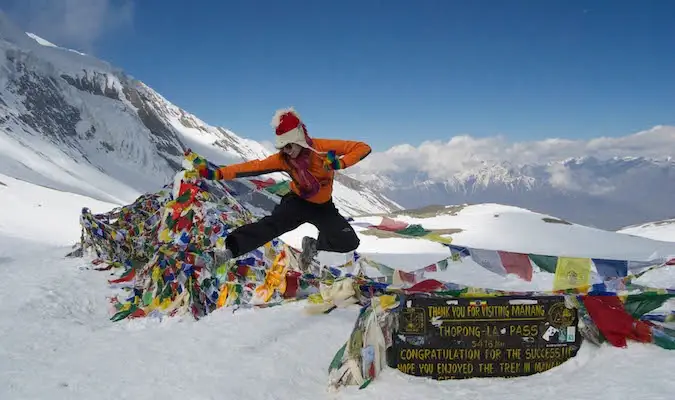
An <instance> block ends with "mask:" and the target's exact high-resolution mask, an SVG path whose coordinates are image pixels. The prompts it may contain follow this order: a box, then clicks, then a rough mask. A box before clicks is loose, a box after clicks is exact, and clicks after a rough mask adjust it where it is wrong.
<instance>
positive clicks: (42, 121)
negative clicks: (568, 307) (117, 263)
mask: <svg viewBox="0 0 675 400" xmlns="http://www.w3.org/2000/svg"><path fill="white" fill-rule="evenodd" d="M0 82H1V83H2V85H1V86H0V173H3V174H6V175H8V176H11V177H15V178H19V179H22V180H25V181H28V182H32V183H35V184H39V185H44V186H48V187H51V188H56V189H59V190H64V191H69V192H73V193H77V194H81V195H85V196H89V197H92V198H95V199H98V200H101V201H107V202H112V203H116V204H128V203H130V202H132V201H133V200H134V199H135V198H136V197H137V196H139V195H140V194H142V193H146V192H149V191H154V190H156V189H158V188H160V187H162V186H163V185H164V184H166V183H167V182H169V181H170V180H171V179H172V177H173V176H174V173H175V171H176V170H177V169H179V168H180V167H181V162H182V158H183V152H184V151H185V150H186V149H188V148H190V149H192V150H194V151H195V152H197V153H198V154H200V155H202V156H204V157H206V158H207V159H209V160H210V161H212V162H214V163H216V164H231V163H236V162H242V161H248V160H252V159H259V158H264V157H267V156H269V155H270V154H271V153H270V152H269V151H268V150H267V149H266V148H265V147H264V146H263V145H262V144H260V143H258V142H256V141H254V140H250V139H245V138H242V137H240V136H238V135H237V134H235V133H234V132H232V131H231V130H228V129H226V128H222V127H214V126H211V125H209V124H207V123H205V122H204V121H202V120H201V119H199V118H198V117H196V116H195V115H193V114H191V113H189V112H187V111H185V110H183V109H181V108H179V107H177V106H175V105H174V104H172V103H171V102H169V101H168V100H167V99H166V98H165V97H163V96H162V95H160V94H159V93H157V92H155V91H154V90H153V89H152V88H150V87H149V86H147V85H146V84H144V83H143V82H140V81H138V80H136V79H134V78H132V77H130V76H128V75H127V74H125V73H124V71H122V70H121V69H119V68H116V67H113V66H111V65H110V64H108V63H107V62H105V61H102V60H99V59H96V58H95V57H92V56H90V55H86V54H82V53H79V52H74V51H72V50H70V49H64V48H61V47H58V46H56V45H54V44H53V43H51V42H50V41H48V40H46V39H43V38H41V37H39V36H36V35H34V34H27V33H25V32H23V31H22V30H20V29H19V28H17V27H16V26H15V25H14V24H13V23H12V21H11V20H9V19H8V18H7V16H6V15H5V14H2V13H0ZM270 177H272V178H274V179H288V178H289V177H288V176H286V175H285V174H280V173H277V174H271V175H270ZM334 189H335V192H334V193H335V196H334V197H335V202H336V205H337V206H338V208H340V209H341V211H343V212H344V213H345V214H349V215H355V214H363V213H378V212H388V211H392V210H395V209H398V208H400V206H398V205H397V204H396V203H395V202H393V201H391V200H389V199H387V198H386V197H384V196H383V195H381V194H380V193H379V192H377V191H376V190H374V189H372V188H368V187H365V186H363V185H358V184H357V183H355V182H351V181H349V180H348V179H347V178H345V179H340V180H339V181H338V182H336V185H335V186H334Z"/></svg>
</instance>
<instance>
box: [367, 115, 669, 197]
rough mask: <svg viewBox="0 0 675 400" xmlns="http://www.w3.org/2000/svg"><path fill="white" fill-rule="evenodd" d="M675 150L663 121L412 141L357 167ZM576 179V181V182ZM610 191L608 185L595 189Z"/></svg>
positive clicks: (464, 164)
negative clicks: (525, 138)
mask: <svg viewBox="0 0 675 400" xmlns="http://www.w3.org/2000/svg"><path fill="white" fill-rule="evenodd" d="M673 149H675V127H672V126H657V127H654V128H652V129H650V130H647V131H643V132H638V133H635V134H631V135H627V136H623V137H601V138H594V139H591V140H568V139H557V138H552V139H545V140H540V141H532V142H515V143H509V142H508V141H507V140H506V139H505V138H503V137H501V136H498V137H490V138H474V137H471V136H469V135H461V136H455V137H452V138H451V139H450V140H448V141H440V140H437V141H426V142H423V143H422V144H420V145H419V146H418V147H414V146H411V145H409V144H403V145H398V146H395V147H392V148H391V149H389V150H387V151H384V152H379V153H373V154H371V155H370V156H369V157H368V158H366V159H365V160H363V161H361V162H360V163H359V164H357V165H356V166H355V170H354V172H359V173H381V172H404V171H421V172H425V173H427V174H429V176H430V178H432V179H434V178H439V179H440V178H444V177H448V176H450V175H452V174H454V173H456V172H459V171H462V170H467V169H472V168H475V167H478V166H481V165H483V164H485V163H488V164H490V163H497V162H510V163H512V164H515V165H521V164H540V163H547V162H551V161H561V160H565V159H568V158H572V157H583V156H593V157H597V158H600V159H606V158H612V157H629V156H636V157H640V156H642V157H653V158H662V157H667V156H672V155H673V153H674V151H673ZM550 172H551V173H552V177H551V179H552V182H551V183H555V184H557V185H564V186H567V187H568V188H572V187H573V185H579V184H581V183H580V181H579V180H578V177H576V176H575V177H574V180H572V177H571V176H566V175H564V174H562V171H556V170H552V171H550ZM572 182H576V183H572ZM595 189H596V190H598V191H604V190H608V187H606V186H605V185H602V186H599V187H597V188H595Z"/></svg>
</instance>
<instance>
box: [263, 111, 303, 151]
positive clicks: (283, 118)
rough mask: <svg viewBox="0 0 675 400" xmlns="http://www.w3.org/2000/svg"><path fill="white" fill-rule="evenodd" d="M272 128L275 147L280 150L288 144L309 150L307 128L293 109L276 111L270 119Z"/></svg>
mask: <svg viewBox="0 0 675 400" xmlns="http://www.w3.org/2000/svg"><path fill="white" fill-rule="evenodd" d="M272 126H273V127H274V130H275V133H276V143H275V147H276V148H277V149H281V148H283V147H284V146H286V145H287V144H288V143H297V144H299V145H300V146H302V147H306V148H309V147H310V146H309V143H308V142H309V137H308V136H307V128H305V124H303V123H302V121H301V120H300V114H298V113H297V111H295V110H294V109H293V107H290V108H286V109H282V110H277V111H276V113H274V117H273V118H272Z"/></svg>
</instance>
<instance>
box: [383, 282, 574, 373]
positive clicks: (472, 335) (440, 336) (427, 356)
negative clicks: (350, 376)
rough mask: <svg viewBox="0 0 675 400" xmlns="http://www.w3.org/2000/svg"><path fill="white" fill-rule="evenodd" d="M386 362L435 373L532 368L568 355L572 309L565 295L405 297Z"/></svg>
mask: <svg viewBox="0 0 675 400" xmlns="http://www.w3.org/2000/svg"><path fill="white" fill-rule="evenodd" d="M405 303H406V304H404V306H403V308H402V310H401V311H400V313H399V315H398V328H397V329H395V330H394V332H393V347H392V349H391V351H392V352H391V354H390V358H389V360H388V364H389V366H390V367H392V368H397V369H398V370H400V371H401V372H404V373H406V374H409V375H415V376H423V377H430V378H433V379H438V380H443V379H462V378H474V377H514V376H525V375H532V374H535V373H538V372H543V371H546V370H548V369H551V368H553V367H555V366H557V365H560V364H562V363H563V362H565V361H567V360H568V359H570V358H571V357H574V356H575V355H576V353H577V351H578V350H579V347H580V346H581V335H580V334H579V332H578V329H577V323H578V316H577V310H576V309H574V308H568V307H567V306H566V305H565V299H564V297H563V296H538V297H526V296H522V297H519V296H504V297H483V298H478V297H471V298H463V297H441V296H428V295H424V294H419V295H412V296H407V297H406V300H405Z"/></svg>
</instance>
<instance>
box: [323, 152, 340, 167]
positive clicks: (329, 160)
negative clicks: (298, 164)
mask: <svg viewBox="0 0 675 400" xmlns="http://www.w3.org/2000/svg"><path fill="white" fill-rule="evenodd" d="M323 167H324V168H325V169H327V170H337V169H344V168H345V162H344V161H343V160H342V159H341V158H338V157H337V155H336V154H335V151H334V150H331V151H329V152H328V154H326V158H325V159H324V160H323Z"/></svg>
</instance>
